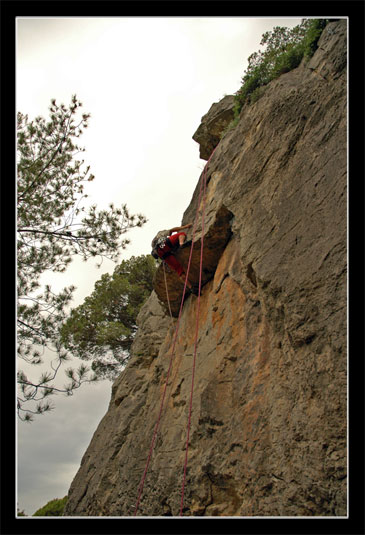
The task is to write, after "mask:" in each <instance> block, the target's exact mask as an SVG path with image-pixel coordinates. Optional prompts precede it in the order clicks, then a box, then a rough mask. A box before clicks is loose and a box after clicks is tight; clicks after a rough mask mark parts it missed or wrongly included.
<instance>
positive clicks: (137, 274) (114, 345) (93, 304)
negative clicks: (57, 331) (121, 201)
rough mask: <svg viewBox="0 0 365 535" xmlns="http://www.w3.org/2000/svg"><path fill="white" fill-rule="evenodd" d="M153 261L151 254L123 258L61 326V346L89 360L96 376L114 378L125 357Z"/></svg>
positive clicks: (148, 285)
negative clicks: (127, 258)
mask: <svg viewBox="0 0 365 535" xmlns="http://www.w3.org/2000/svg"><path fill="white" fill-rule="evenodd" d="M156 264H157V263H156V261H155V260H154V258H153V257H152V256H151V255H147V256H145V255H142V256H139V257H134V256H132V257H131V258H130V259H129V260H124V261H123V262H122V263H121V264H120V265H118V266H117V267H116V268H115V270H114V273H113V274H112V275H109V274H108V273H105V274H104V275H102V277H101V278H100V279H99V280H98V281H97V282H96V283H95V289H94V291H93V293H92V294H91V295H90V296H89V297H87V298H86V299H85V300H84V302H83V304H82V305H80V306H78V307H77V308H75V309H73V310H72V311H71V314H70V316H69V318H68V319H67V320H66V321H65V323H64V325H63V326H62V328H61V340H62V343H63V345H64V346H65V347H66V349H68V350H70V351H71V353H72V354H73V355H75V356H77V357H79V358H81V359H85V360H90V359H91V360H92V361H93V362H92V365H91V369H92V370H93V371H94V372H95V374H96V375H97V376H98V377H100V378H108V379H114V378H115V377H116V376H117V375H118V374H119V373H120V371H121V369H122V368H123V366H124V365H125V363H126V361H127V360H128V358H129V350H130V347H131V344H132V342H133V339H134V335H135V333H136V330H137V325H136V318H137V315H138V312H139V310H140V308H141V306H142V305H143V304H144V302H145V301H146V299H147V298H148V297H149V295H150V293H151V291H152V289H153V285H152V281H153V277H154V274H155V272H156Z"/></svg>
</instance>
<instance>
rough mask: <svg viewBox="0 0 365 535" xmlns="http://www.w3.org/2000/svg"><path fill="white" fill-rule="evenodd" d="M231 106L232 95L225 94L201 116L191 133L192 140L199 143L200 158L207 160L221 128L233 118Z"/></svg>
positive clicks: (232, 101)
mask: <svg viewBox="0 0 365 535" xmlns="http://www.w3.org/2000/svg"><path fill="white" fill-rule="evenodd" d="M233 107H234V96H233V95H226V96H225V97H224V98H222V100H220V101H219V102H215V103H214V104H212V106H211V107H210V109H209V111H208V113H206V114H205V115H204V116H203V117H202V122H201V124H200V126H199V128H198V129H197V131H196V132H195V133H194V135H193V139H194V141H196V142H197V143H199V145H200V147H199V148H200V151H199V156H200V158H201V159H202V160H208V158H209V156H210V155H211V153H212V151H213V149H215V147H216V146H217V145H218V143H219V141H220V137H221V134H222V132H223V130H224V129H225V128H226V126H228V124H229V123H230V122H231V121H232V119H233V115H234V114H233Z"/></svg>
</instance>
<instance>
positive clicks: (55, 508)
mask: <svg viewBox="0 0 365 535" xmlns="http://www.w3.org/2000/svg"><path fill="white" fill-rule="evenodd" d="M66 502H67V496H64V497H63V498H55V499H54V500H51V501H49V502H48V503H47V504H46V505H44V506H43V507H41V508H40V509H38V510H37V511H36V512H35V513H34V515H32V516H62V514H63V510H64V508H65V505H66Z"/></svg>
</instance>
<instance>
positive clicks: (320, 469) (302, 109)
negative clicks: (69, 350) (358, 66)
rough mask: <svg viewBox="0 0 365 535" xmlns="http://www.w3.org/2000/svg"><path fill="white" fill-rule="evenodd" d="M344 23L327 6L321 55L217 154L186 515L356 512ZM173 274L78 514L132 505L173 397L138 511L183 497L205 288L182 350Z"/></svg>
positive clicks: (153, 304) (280, 82)
mask: <svg viewBox="0 0 365 535" xmlns="http://www.w3.org/2000/svg"><path fill="white" fill-rule="evenodd" d="M346 30H347V28H346V20H340V21H337V22H333V23H330V24H329V25H328V26H327V27H326V28H325V30H324V32H323V34H322V36H321V39H320V41H319V49H318V50H317V52H316V53H315V55H314V56H313V58H312V59H311V61H310V62H309V63H307V64H306V63H304V62H303V63H302V64H301V65H300V67H298V68H297V69H295V70H293V71H291V72H289V73H287V74H284V75H282V76H281V77H280V78H278V79H277V80H274V81H273V82H271V83H270V84H269V85H268V86H267V87H266V89H265V91H264V92H263V94H262V96H261V98H260V99H259V100H257V101H256V102H255V103H253V104H251V105H249V106H247V107H245V108H243V110H242V112H241V116H240V121H239V123H238V125H237V126H236V128H235V129H234V130H231V131H229V132H228V133H227V134H226V135H225V136H224V137H223V139H222V140H221V141H220V143H219V144H218V146H217V148H216V151H215V153H214V155H213V157H212V159H211V161H210V163H209V167H208V169H207V177H208V184H207V198H206V207H207V210H206V225H205V235H204V241H205V242H206V244H207V252H206V253H205V254H206V257H205V261H206V264H207V266H208V268H207V270H208V272H207V273H206V274H205V281H204V282H205V286H204V288H203V294H202V296H201V299H200V302H199V331H198V341H197V354H196V366H195V372H194V392H193V398H192V413H191V429H190V442H189V452H188V468H187V478H186V486H185V496H184V510H183V514H184V515H186V516H189V515H190V516H249V517H250V516H293V517H296V516H345V515H346V514H347V473H346V468H347V431H346V425H347V423H346V413H347V400H346V392H347V370H346V362H347V356H346V348H347V333H346V321H347V314H346V308H347V307H346V299H347V292H346V282H347V275H346V272H347V265H346V260H347V255H346V247H347V232H346V221H347V213H346V207H347V203H346V199H347V196H346V187H347V168H346V165H347V147H346V143H347V128H346V117H347V113H346V109H347V102H346V98H347V84H346ZM208 157H209V156H208ZM201 180H202V177H200V180H199V184H198V185H197V189H196V191H195V192H194V193H193V196H192V199H191V203H190V205H189V206H188V207H187V209H186V211H185V213H184V216H183V223H185V222H190V221H192V220H193V219H194V217H195V214H196V213H197V210H199V206H198V199H199V195H198V192H199V187H200V181H201ZM188 238H191V236H188ZM200 240H201V224H200V234H199V229H198V232H197V235H196V238H195V244H194V249H196V250H199V249H200V248H199V243H200ZM209 249H210V250H209ZM188 250H189V248H186V250H185V249H182V250H181V254H183V257H182V261H185V260H186V257H185V255H186V254H187V253H188ZM198 267H199V258H198V257H194V259H193V262H192V269H193V272H194V275H193V276H194V277H196V273H197V270H198ZM161 275H162V274H161V272H160V273H158V275H157V277H156V281H155V291H154V292H152V295H151V297H150V298H149V300H148V301H147V303H146V304H145V306H144V307H143V308H142V309H141V312H140V315H139V318H138V325H139V330H138V333H137V336H136V340H135V342H134V344H133V348H132V357H131V359H130V361H129V363H128V365H127V367H126V369H125V370H124V371H123V373H122V374H121V375H120V377H119V378H118V379H117V380H116V381H115V383H114V385H113V389H112V397H111V401H110V405H109V409H108V411H107V413H106V414H105V416H104V418H103V419H102V421H101V422H100V424H99V426H98V428H97V430H96V431H95V434H94V436H93V438H92V441H91V443H90V445H89V447H88V449H87V451H86V452H85V454H84V456H83V459H82V461H81V466H80V469H79V471H78V472H77V474H76V476H75V478H74V480H73V482H72V484H71V487H70V490H69V497H68V502H67V505H66V509H65V515H66V516H72V515H77V516H132V515H133V514H134V510H135V509H134V507H135V505H136V502H137V497H138V488H139V484H140V481H141V478H142V475H143V473H144V470H145V467H146V461H147V458H148V456H149V452H150V446H151V441H152V437H153V434H154V429H155V425H156V422H157V419H158V415H159V411H160V408H161V400H163V404H162V412H161V419H160V424H159V427H158V430H157V433H156V437H155V443H154V448H153V450H152V453H151V457H150V463H149V468H148V471H147V474H146V478H145V483H144V488H143V493H142V496H141V501H140V504H139V508H138V513H137V514H138V516H171V515H173V516H175V515H178V514H179V509H180V496H181V484H182V477H183V467H184V459H185V445H186V433H187V422H188V414H189V402H190V395H191V384H192V373H193V367H192V366H193V356H194V342H195V336H194V333H195V327H196V314H197V310H198V300H197V298H196V297H195V296H193V295H190V296H188V297H187V299H186V301H185V303H184V306H183V309H182V314H181V318H180V323H179V329H178V335H177V337H176V345H175V352H174V354H173V355H172V353H171V348H172V343H173V340H174V338H175V333H176V326H177V320H176V318H172V319H171V318H170V317H169V314H168V312H167V310H166V297H164V290H163V280H162V279H161ZM175 282H176V281H173V280H172V275H171V280H170V281H169V285H170V288H171V292H172V293H174V291H175V290H174V288H175ZM177 285H178V282H176V286H177ZM180 291H181V288H180V290H176V292H175V293H176V295H175V301H176V302H178V298H179V295H180V294H179V292H180ZM175 315H176V314H175ZM167 377H168V381H167V383H166V378H167ZM165 384H166V385H167V386H166V390H165V397H163V395H164V394H163V393H164V389H165Z"/></svg>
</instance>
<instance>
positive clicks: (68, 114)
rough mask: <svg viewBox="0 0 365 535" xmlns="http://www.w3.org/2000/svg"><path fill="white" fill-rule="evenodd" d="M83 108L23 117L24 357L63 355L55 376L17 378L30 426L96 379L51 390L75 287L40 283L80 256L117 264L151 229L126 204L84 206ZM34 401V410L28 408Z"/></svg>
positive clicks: (56, 107)
mask: <svg viewBox="0 0 365 535" xmlns="http://www.w3.org/2000/svg"><path fill="white" fill-rule="evenodd" d="M81 107H82V103H81V102H80V100H79V99H78V98H77V97H76V95H73V96H72V99H71V102H70V104H69V105H68V106H65V105H64V104H58V103H57V102H56V100H55V99H52V100H51V105H50V107H49V118H47V119H46V118H44V117H41V116H39V117H36V118H35V119H34V120H30V119H29V117H28V115H25V114H23V113H21V112H18V113H17V238H18V239H17V265H18V275H17V297H18V308H17V336H18V356H19V358H20V359H23V360H24V361H25V362H26V363H28V364H32V365H39V364H42V362H43V358H42V357H43V356H44V352H45V350H46V349H48V350H51V351H53V352H54V353H55V354H56V355H57V356H56V359H55V364H52V365H51V368H52V370H51V371H50V372H49V373H46V374H45V373H42V375H41V377H40V379H39V380H38V381H34V382H33V381H31V380H29V379H28V378H27V376H26V375H25V374H24V373H23V372H21V371H20V372H19V373H18V382H19V387H20V388H19V390H20V396H19V397H18V405H17V407H18V415H19V417H20V418H21V419H23V420H25V421H31V420H32V414H43V413H44V412H46V411H50V410H52V408H53V407H52V405H51V403H50V402H49V401H46V402H43V399H44V397H46V396H49V395H50V394H51V393H57V392H64V393H66V394H67V395H70V393H72V391H73V390H74V389H75V388H78V387H79V386H80V385H81V384H82V383H83V382H86V381H93V380H95V377H94V375H92V374H91V375H89V376H88V375H87V373H86V372H85V371H83V373H81V374H80V373H79V374H78V376H77V378H76V379H75V380H72V382H71V383H69V384H68V385H67V387H65V388H64V389H62V388H55V387H54V385H53V384H50V383H51V381H53V380H54V379H55V377H56V375H57V373H58V370H59V368H60V366H61V365H62V364H63V363H64V362H65V361H67V360H69V359H70V356H69V355H68V353H67V351H65V350H64V348H62V345H61V344H60V341H59V329H60V325H61V324H62V323H63V322H64V320H65V318H66V317H67V313H66V309H67V306H68V305H69V303H70V302H71V299H72V294H73V292H74V290H75V287H74V286H73V285H71V286H69V287H66V288H64V289H63V290H62V291H60V292H58V293H54V292H53V291H52V289H51V287H50V286H49V285H45V286H43V287H41V282H40V279H41V276H42V275H43V274H45V273H49V272H53V273H63V272H65V270H66V269H67V267H68V265H69V264H70V262H71V261H72V259H73V258H74V257H75V256H76V255H79V256H81V258H82V259H83V260H84V261H86V260H88V259H89V258H96V259H99V262H98V264H97V265H98V266H100V265H101V262H102V260H103V258H109V259H111V260H113V261H116V260H117V259H118V256H119V253H120V250H121V249H124V248H125V247H126V245H127V244H128V243H129V240H128V239H126V238H125V233H126V232H127V231H128V230H130V229H132V228H134V227H141V226H142V225H143V224H144V223H145V222H146V219H145V217H144V216H143V215H141V214H138V215H132V214H130V213H129V211H128V208H127V206H126V205H122V206H120V207H116V206H114V204H113V203H110V205H109V209H104V210H97V207H96V205H92V206H89V207H85V199H86V198H87V194H85V193H84V187H85V185H86V184H87V183H88V182H91V181H93V180H94V178H95V177H94V175H93V174H91V172H90V166H85V162H84V160H83V159H80V158H81V156H80V155H81V154H82V153H83V152H84V151H85V149H84V148H81V147H80V146H79V144H78V143H79V138H80V136H81V135H82V133H83V131H84V130H85V129H86V128H87V127H88V121H89V118H90V114H88V113H82V112H81ZM35 402H38V404H37V405H36V408H35V410H30V409H27V408H26V407H27V406H29V405H30V404H32V405H34V403H35ZM24 413H25V414H24ZM23 414H24V416H21V415H23Z"/></svg>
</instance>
